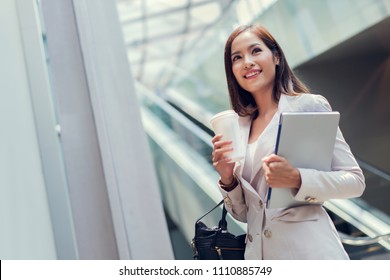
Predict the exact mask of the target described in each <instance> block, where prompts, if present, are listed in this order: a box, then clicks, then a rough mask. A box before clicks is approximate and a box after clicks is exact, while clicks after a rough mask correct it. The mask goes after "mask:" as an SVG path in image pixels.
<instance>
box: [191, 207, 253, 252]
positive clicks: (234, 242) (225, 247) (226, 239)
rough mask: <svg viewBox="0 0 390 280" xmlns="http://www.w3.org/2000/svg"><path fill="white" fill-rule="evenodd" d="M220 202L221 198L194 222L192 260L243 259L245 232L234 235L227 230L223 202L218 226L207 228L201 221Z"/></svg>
mask: <svg viewBox="0 0 390 280" xmlns="http://www.w3.org/2000/svg"><path fill="white" fill-rule="evenodd" d="M221 204H223V200H222V201H221V202H220V203H218V204H217V205H216V206H215V207H214V208H213V209H211V210H210V211H208V212H207V213H206V214H204V215H203V216H202V217H200V218H199V219H198V220H197V221H196V223H195V236H194V238H193V239H192V242H191V245H192V250H193V257H194V260H243V259H244V252H245V237H246V234H242V235H239V236H235V235H234V234H231V233H230V232H229V231H228V230H227V222H226V214H227V211H226V208H225V204H224V205H223V210H222V218H221V220H220V221H219V223H218V227H213V228H209V227H207V226H206V225H205V224H204V223H203V222H201V219H203V218H204V217H205V216H206V215H208V214H209V213H210V212H211V211H213V210H214V209H216V208H217V207H219V206H220V205H221Z"/></svg>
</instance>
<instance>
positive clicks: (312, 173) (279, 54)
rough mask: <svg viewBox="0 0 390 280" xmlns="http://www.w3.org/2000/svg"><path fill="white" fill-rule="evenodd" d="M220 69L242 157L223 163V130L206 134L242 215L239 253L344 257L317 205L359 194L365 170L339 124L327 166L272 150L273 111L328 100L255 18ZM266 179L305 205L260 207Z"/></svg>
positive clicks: (235, 37) (233, 38)
mask: <svg viewBox="0 0 390 280" xmlns="http://www.w3.org/2000/svg"><path fill="white" fill-rule="evenodd" d="M225 71H226V77H227V83H228V89H229V95H230V102H231V105H232V108H233V110H234V111H236V112H237V113H238V115H239V116H240V128H241V133H242V138H243V141H244V146H245V147H246V154H245V158H244V159H243V160H241V161H239V162H237V163H229V160H230V159H229V158H228V157H224V155H223V154H224V153H226V152H229V151H231V150H232V147H231V142H229V141H222V140H221V138H222V135H216V136H215V137H214V138H213V139H212V142H213V145H214V149H213V162H214V167H215V169H216V170H217V171H218V173H219V175H220V180H219V188H220V191H221V193H222V195H223V196H224V198H225V205H226V208H227V210H228V211H229V212H230V213H231V214H232V215H233V217H234V218H236V219H237V220H239V221H242V222H246V223H247V225H248V227H247V241H246V244H247V245H246V250H245V258H246V259H348V255H347V253H346V252H345V250H344V248H343V246H342V243H341V241H340V238H339V236H338V233H337V231H336V229H335V227H334V225H333V223H332V221H331V219H330V218H329V216H328V215H327V212H326V211H325V209H324V208H323V207H322V205H321V204H318V203H316V204H311V205H310V203H311V202H317V201H326V200H328V199H335V198H351V197H358V196H360V195H361V194H362V193H363V191H364V188H365V183H364V176H363V174H362V171H361V169H360V168H359V166H358V164H357V162H356V160H355V158H354V156H353V155H352V153H351V150H350V148H349V146H348V144H347V143H346V142H345V140H344V138H343V136H342V134H341V131H340V130H339V129H338V131H337V137H336V143H335V148H334V153H333V159H332V167H331V170H332V171H330V172H323V171H317V170H313V169H301V168H295V167H294V166H292V165H291V164H290V163H289V162H288V161H287V160H286V159H284V158H283V157H280V156H277V155H275V154H273V150H274V146H275V142H276V135H277V126H278V120H279V116H280V113H281V112H283V111H331V107H330V105H329V103H328V102H327V100H326V99H325V98H324V97H322V96H320V95H314V94H309V93H308V89H307V88H306V86H305V85H304V84H303V83H302V82H301V81H300V80H299V79H298V78H297V77H296V76H295V75H294V73H293V72H292V70H291V69H290V67H289V65H288V63H287V61H286V58H285V56H284V53H283V51H282V49H281V47H280V46H279V44H278V43H277V42H276V41H275V39H274V38H273V37H272V35H271V34H270V33H269V32H268V31H267V30H266V29H265V28H264V27H262V26H260V25H249V26H241V27H238V28H237V29H236V30H234V31H233V33H232V34H231V35H230V37H229V38H228V40H227V42H226V45H225ZM269 186H272V187H273V188H278V187H286V186H288V187H289V188H291V192H292V193H293V195H294V198H295V199H296V200H299V201H305V200H306V201H307V202H308V205H305V206H300V207H294V208H287V209H286V208H284V209H282V208H278V209H267V208H266V207H265V199H266V196H267V192H268V190H269Z"/></svg>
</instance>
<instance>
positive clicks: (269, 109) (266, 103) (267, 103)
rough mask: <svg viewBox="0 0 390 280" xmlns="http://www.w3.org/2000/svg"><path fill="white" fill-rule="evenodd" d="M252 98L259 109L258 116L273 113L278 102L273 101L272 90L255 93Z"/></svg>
mask: <svg viewBox="0 0 390 280" xmlns="http://www.w3.org/2000/svg"><path fill="white" fill-rule="evenodd" d="M254 98H255V102H256V105H257V108H258V109H259V117H262V116H267V115H269V114H273V113H275V111H276V110H277V109H278V104H277V103H276V102H275V100H274V98H273V95H272V92H271V93H267V94H266V93H264V94H258V95H255V96H254Z"/></svg>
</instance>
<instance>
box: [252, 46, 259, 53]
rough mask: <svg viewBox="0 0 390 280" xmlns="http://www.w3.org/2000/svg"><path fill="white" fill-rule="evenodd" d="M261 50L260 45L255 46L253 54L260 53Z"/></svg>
mask: <svg viewBox="0 0 390 280" xmlns="http://www.w3.org/2000/svg"><path fill="white" fill-rule="evenodd" d="M259 52H261V49H260V48H259V47H255V48H253V50H252V54H255V53H259Z"/></svg>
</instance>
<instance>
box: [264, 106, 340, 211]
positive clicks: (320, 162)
mask: <svg viewBox="0 0 390 280" xmlns="http://www.w3.org/2000/svg"><path fill="white" fill-rule="evenodd" d="M339 120H340V113H339V112H335V111H333V112H283V113H281V116H280V120H279V131H278V136H277V140H276V147H275V154H277V155H280V156H282V157H284V158H286V159H287V160H288V161H289V162H290V163H291V164H292V165H293V166H294V167H297V168H310V169H316V170H323V171H330V169H331V163H332V158H333V150H334V144H335V140H336V133H337V127H338V124H339ZM292 191H293V190H292V189H291V188H272V186H271V188H270V190H269V192H268V198H267V207H268V208H284V207H292V206H297V205H302V204H308V202H305V201H298V200H295V199H294V197H293V193H292Z"/></svg>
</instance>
